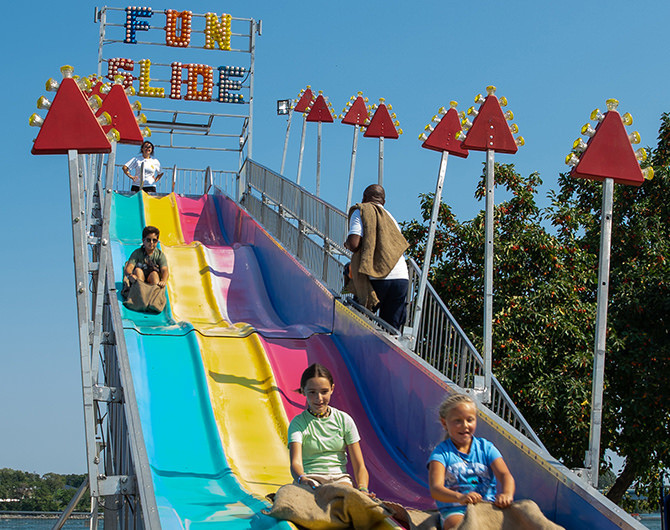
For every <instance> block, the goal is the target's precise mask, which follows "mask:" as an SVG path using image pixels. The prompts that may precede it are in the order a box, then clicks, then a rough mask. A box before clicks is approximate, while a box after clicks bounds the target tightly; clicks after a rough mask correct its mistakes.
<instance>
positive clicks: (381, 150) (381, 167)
mask: <svg viewBox="0 0 670 530" xmlns="http://www.w3.org/2000/svg"><path fill="white" fill-rule="evenodd" d="M377 184H379V185H380V186H383V185H384V137H383V136H380V137H379V172H378V175H377Z"/></svg>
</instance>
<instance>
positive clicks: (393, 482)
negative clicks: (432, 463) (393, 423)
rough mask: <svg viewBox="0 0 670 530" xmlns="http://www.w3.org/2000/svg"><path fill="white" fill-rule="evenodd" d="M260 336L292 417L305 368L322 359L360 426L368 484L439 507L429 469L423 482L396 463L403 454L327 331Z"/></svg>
mask: <svg viewBox="0 0 670 530" xmlns="http://www.w3.org/2000/svg"><path fill="white" fill-rule="evenodd" d="M261 340H262V342H263V345H264V347H265V351H266V353H267V355H268V358H269V360H270V365H271V366H272V371H273V373H274V377H275V380H276V383H277V386H278V388H279V391H280V393H281V396H282V402H283V404H284V407H285V409H286V415H287V416H288V419H289V421H290V420H291V419H292V418H293V417H294V416H295V415H296V414H299V413H300V412H301V411H302V410H304V408H305V398H304V397H303V396H302V395H301V394H299V393H297V392H296V389H297V388H298V387H299V386H300V376H301V374H302V372H303V371H304V370H305V368H307V367H308V366H309V365H310V364H312V363H315V362H318V363H320V364H323V365H324V366H326V367H327V368H328V369H329V370H330V371H331V373H332V374H333V379H334V380H335V392H334V393H333V399H332V405H333V406H334V407H336V408H338V409H341V410H344V411H345V412H348V413H349V414H351V416H352V417H353V418H354V421H355V422H356V425H357V427H358V431H359V433H360V435H361V448H362V450H363V456H364V457H365V465H366V466H367V468H368V472H369V473H370V489H371V490H372V491H374V492H375V493H376V494H377V496H378V497H379V498H381V499H385V500H390V501H395V502H399V503H401V504H403V505H405V506H410V507H413V508H419V509H435V503H434V502H433V500H432V499H431V498H430V494H429V492H428V489H427V485H426V482H427V478H428V470H427V469H426V476H425V477H418V479H419V480H420V481H422V482H423V484H420V483H419V482H418V481H417V478H415V477H414V476H412V475H410V473H409V472H408V471H406V470H404V469H402V468H401V467H400V466H399V465H398V464H397V462H396V460H399V461H401V460H402V455H400V454H398V455H395V456H394V457H392V456H391V455H390V454H389V453H388V449H387V448H386V447H385V446H384V444H383V443H382V442H381V440H380V439H379V438H378V436H377V433H376V432H375V428H374V427H373V425H372V423H371V422H370V420H369V419H368V416H367V413H366V411H365V409H364V407H363V404H362V403H361V400H360V398H359V395H358V391H357V389H356V386H355V384H354V382H353V381H352V379H351V376H350V375H349V371H348V369H347V367H346V365H345V363H344V361H343V359H342V356H341V354H340V352H339V351H338V349H337V347H336V345H335V344H334V343H333V341H332V339H331V338H330V337H329V336H326V335H314V336H312V337H310V338H309V339H306V340H282V339H261ZM363 398H364V396H363ZM286 465H287V466H288V465H289V463H288V462H286Z"/></svg>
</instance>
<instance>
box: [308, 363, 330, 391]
mask: <svg viewBox="0 0 670 530" xmlns="http://www.w3.org/2000/svg"><path fill="white" fill-rule="evenodd" d="M313 377H325V378H326V379H328V382H329V383H330V386H333V385H334V384H335V383H334V382H333V376H332V375H331V373H330V370H328V368H326V367H325V366H323V365H322V364H319V363H314V364H311V365H309V366H308V367H307V369H306V370H305V371H304V372H303V373H302V376H301V377H300V392H301V393H302V389H303V388H305V385H307V381H309V380H310V379H312V378H313Z"/></svg>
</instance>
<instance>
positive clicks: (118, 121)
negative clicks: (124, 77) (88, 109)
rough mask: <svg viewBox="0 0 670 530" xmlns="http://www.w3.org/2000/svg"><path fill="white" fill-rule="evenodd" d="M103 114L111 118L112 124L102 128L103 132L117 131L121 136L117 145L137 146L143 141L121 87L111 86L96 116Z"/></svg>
mask: <svg viewBox="0 0 670 530" xmlns="http://www.w3.org/2000/svg"><path fill="white" fill-rule="evenodd" d="M103 112H108V113H109V115H110V116H111V117H112V124H111V125H108V126H105V127H103V130H104V131H105V132H109V130H110V129H112V128H114V129H116V130H117V131H119V135H120V136H121V139H120V140H119V143H121V144H137V145H139V144H141V143H142V142H143V141H144V137H143V136H142V132H141V131H140V126H139V125H138V124H137V120H136V119H135V114H133V109H132V108H130V102H129V101H128V96H127V95H126V91H125V90H124V89H123V85H117V84H114V85H112V88H111V89H110V91H109V93H108V94H107V96H106V97H105V99H104V100H103V101H102V106H101V107H100V110H99V111H98V112H97V115H98V116H99V115H100V114H102V113H103Z"/></svg>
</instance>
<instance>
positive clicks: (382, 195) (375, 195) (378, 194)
mask: <svg viewBox="0 0 670 530" xmlns="http://www.w3.org/2000/svg"><path fill="white" fill-rule="evenodd" d="M363 202H374V203H376V204H381V205H382V206H384V204H385V203H386V192H385V191H384V188H383V187H381V186H380V185H379V184H370V185H369V186H368V187H367V188H365V191H363Z"/></svg>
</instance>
